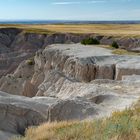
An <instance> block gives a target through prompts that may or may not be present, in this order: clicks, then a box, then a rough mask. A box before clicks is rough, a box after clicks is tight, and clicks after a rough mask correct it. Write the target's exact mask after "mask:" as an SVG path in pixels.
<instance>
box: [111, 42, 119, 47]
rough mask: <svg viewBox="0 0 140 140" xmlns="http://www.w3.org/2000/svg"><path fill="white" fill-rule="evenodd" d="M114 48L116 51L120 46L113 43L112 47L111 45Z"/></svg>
mask: <svg viewBox="0 0 140 140" xmlns="http://www.w3.org/2000/svg"><path fill="white" fill-rule="evenodd" d="M111 46H112V47H113V48H115V49H118V48H119V45H118V43H117V42H116V41H113V43H112V45H111Z"/></svg>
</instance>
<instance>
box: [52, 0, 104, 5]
mask: <svg viewBox="0 0 140 140" xmlns="http://www.w3.org/2000/svg"><path fill="white" fill-rule="evenodd" d="M104 2H106V0H91V1H63V2H62V1H59V2H53V3H52V4H53V5H75V4H93V3H104Z"/></svg>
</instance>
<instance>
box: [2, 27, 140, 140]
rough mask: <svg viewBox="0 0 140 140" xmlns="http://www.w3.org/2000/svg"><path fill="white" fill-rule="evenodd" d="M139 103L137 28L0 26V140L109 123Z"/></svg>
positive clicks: (139, 41) (139, 38)
mask: <svg viewBox="0 0 140 140" xmlns="http://www.w3.org/2000/svg"><path fill="white" fill-rule="evenodd" d="M74 27H75V28H74ZM87 38H94V39H96V40H98V41H99V42H100V44H99V45H82V44H81V43H80V42H81V41H82V40H83V39H87ZM114 41H115V42H116V43H117V44H118V45H119V48H118V49H114V48H112V47H111V44H112V43H113V42H114ZM139 98H140V25H0V140H10V139H11V138H12V137H13V136H16V135H21V136H23V135H24V134H25V130H26V129H27V128H28V127H30V126H38V125H40V124H42V123H45V122H54V121H71V120H93V119H96V118H102V117H107V116H110V115H111V114H112V112H114V111H116V110H124V109H125V108H126V107H131V106H132V104H133V103H135V102H137V101H138V100H139Z"/></svg>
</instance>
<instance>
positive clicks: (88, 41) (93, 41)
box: [81, 38, 100, 45]
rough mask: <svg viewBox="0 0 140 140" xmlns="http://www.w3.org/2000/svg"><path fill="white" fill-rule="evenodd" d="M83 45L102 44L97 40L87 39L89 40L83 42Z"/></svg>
mask: <svg viewBox="0 0 140 140" xmlns="http://www.w3.org/2000/svg"><path fill="white" fill-rule="evenodd" d="M81 44H83V45H99V44H100V42H99V40H97V39H96V38H87V39H83V40H82V41H81Z"/></svg>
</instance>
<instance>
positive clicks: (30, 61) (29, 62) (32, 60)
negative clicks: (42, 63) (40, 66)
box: [26, 59, 35, 66]
mask: <svg viewBox="0 0 140 140" xmlns="http://www.w3.org/2000/svg"><path fill="white" fill-rule="evenodd" d="M26 63H27V64H28V65H30V66H32V65H34V64H35V62H34V59H29V60H26Z"/></svg>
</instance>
